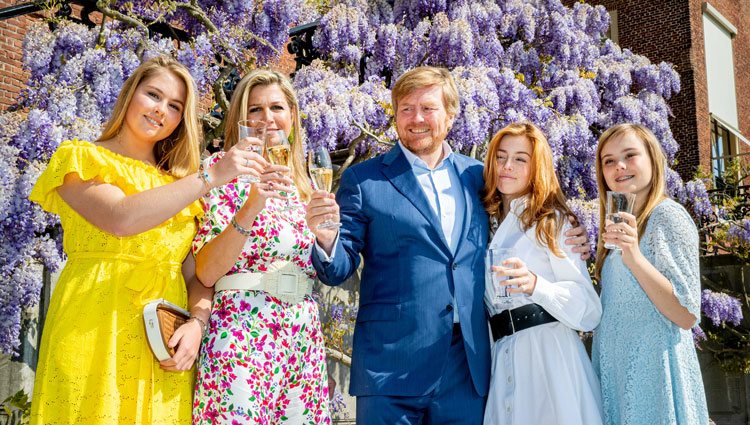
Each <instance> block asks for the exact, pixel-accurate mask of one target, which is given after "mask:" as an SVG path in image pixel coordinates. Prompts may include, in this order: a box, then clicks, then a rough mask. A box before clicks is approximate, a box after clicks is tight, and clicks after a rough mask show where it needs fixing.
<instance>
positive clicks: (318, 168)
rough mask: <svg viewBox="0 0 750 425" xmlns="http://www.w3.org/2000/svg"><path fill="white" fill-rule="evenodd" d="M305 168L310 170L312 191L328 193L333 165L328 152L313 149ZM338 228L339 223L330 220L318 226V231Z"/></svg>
mask: <svg viewBox="0 0 750 425" xmlns="http://www.w3.org/2000/svg"><path fill="white" fill-rule="evenodd" d="M307 167H308V170H310V178H311V179H312V183H313V189H315V190H325V191H326V192H330V191H331V187H332V186H333V164H332V163H331V156H330V155H329V154H328V150H326V148H324V147H322V146H320V147H317V148H315V149H313V150H312V151H311V152H310V154H309V155H308V164H307ZM340 226H341V223H336V222H334V221H332V220H326V221H324V222H322V223H320V224H318V228H319V229H336V228H339V227H340Z"/></svg>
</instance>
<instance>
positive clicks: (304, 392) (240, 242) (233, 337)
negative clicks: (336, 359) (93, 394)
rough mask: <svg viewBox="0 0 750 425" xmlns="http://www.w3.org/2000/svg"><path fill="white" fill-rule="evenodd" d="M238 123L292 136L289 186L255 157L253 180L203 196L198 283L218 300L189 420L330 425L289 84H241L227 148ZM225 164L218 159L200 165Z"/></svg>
mask: <svg viewBox="0 0 750 425" xmlns="http://www.w3.org/2000/svg"><path fill="white" fill-rule="evenodd" d="M240 119H255V120H260V121H263V122H265V123H266V126H267V127H266V131H267V133H271V132H273V131H276V130H283V131H284V133H286V134H287V135H289V136H290V137H289V139H290V141H291V154H290V155H291V161H290V167H289V168H291V178H290V177H285V176H287V175H289V171H290V170H289V168H286V167H282V166H278V165H267V163H266V162H265V160H263V159H258V162H259V164H261V165H263V166H264V167H265V168H264V172H263V173H262V174H261V176H260V182H258V183H253V184H249V183H245V182H244V181H242V180H235V181H233V182H230V183H229V184H226V185H224V186H222V187H220V188H216V189H214V190H212V191H211V192H210V193H209V194H208V195H207V196H206V197H205V198H204V199H205V201H206V202H205V216H204V219H203V222H202V223H201V226H200V230H199V231H198V234H197V236H196V238H195V241H194V244H193V249H194V251H195V252H196V253H197V254H196V265H197V268H196V271H197V274H198V277H199V278H200V280H201V282H203V284H204V285H206V286H208V287H212V286H215V290H216V293H215V295H214V302H213V311H212V313H211V319H210V324H209V330H208V334H207V336H206V337H205V338H204V341H203V346H202V348H201V356H200V361H199V367H198V378H197V382H196V393H195V400H194V402H193V422H194V423H195V424H223V423H227V424H229V423H231V424H234V423H242V424H287V423H288V424H312V425H319V424H327V423H330V419H329V414H328V383H327V379H328V378H327V374H326V365H325V351H324V350H325V348H324V344H323V334H322V332H321V327H320V321H319V315H318V306H317V304H316V302H315V300H314V299H313V298H312V296H311V295H310V289H311V284H312V279H314V277H315V272H314V270H313V268H312V264H311V260H310V250H311V249H312V248H313V244H314V238H313V235H312V234H311V233H310V231H309V229H308V228H307V226H306V224H305V206H304V204H303V201H306V200H307V199H308V198H309V196H310V193H311V190H312V189H311V187H310V182H309V180H308V178H307V174H306V168H305V166H304V154H303V146H302V140H301V138H300V118H299V106H298V102H297V99H296V96H295V94H294V91H293V89H292V87H291V84H290V82H289V80H288V79H287V78H286V77H284V76H283V75H281V74H279V73H277V72H274V71H268V70H256V71H253V72H252V73H250V74H248V75H247V76H245V78H243V79H242V80H241V81H240V83H239V84H238V85H237V88H236V89H235V92H234V94H233V96H232V101H231V106H230V110H229V114H228V116H227V122H228V123H230V125H229V127H228V128H227V133H226V137H225V150H226V149H228V148H231V147H232V146H233V145H234V144H235V143H237V142H238V138H239V137H238V131H237V129H236V126H237V122H238V120H240ZM246 140H250V141H253V142H255V143H257V144H260V140H258V139H255V138H247V139H243V141H246ZM223 156H224V153H223V152H219V153H217V154H215V155H213V156H212V157H210V158H208V159H207V160H206V161H207V162H208V164H212V163H214V162H216V161H219V160H220V159H221V158H222V157H223ZM285 193H287V194H288V195H286V194H285ZM288 206H291V207H292V208H287V207H288Z"/></svg>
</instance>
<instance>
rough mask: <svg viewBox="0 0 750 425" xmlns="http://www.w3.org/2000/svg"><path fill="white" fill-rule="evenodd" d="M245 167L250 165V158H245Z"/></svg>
mask: <svg viewBox="0 0 750 425" xmlns="http://www.w3.org/2000/svg"><path fill="white" fill-rule="evenodd" d="M245 167H250V159H249V158H248V159H246V160H245Z"/></svg>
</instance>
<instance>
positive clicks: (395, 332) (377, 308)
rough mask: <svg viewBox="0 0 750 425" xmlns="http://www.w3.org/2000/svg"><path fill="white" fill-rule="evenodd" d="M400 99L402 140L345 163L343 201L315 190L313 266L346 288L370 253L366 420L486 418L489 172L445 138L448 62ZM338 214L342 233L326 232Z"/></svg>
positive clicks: (357, 371) (360, 381)
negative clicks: (485, 197)
mask: <svg viewBox="0 0 750 425" xmlns="http://www.w3.org/2000/svg"><path fill="white" fill-rule="evenodd" d="M392 101H393V107H394V111H395V114H396V117H395V118H396V130H397V133H398V136H399V143H398V144H397V145H396V146H395V147H394V148H393V149H391V150H390V151H389V152H388V153H386V154H384V155H381V156H378V157H376V158H373V159H370V160H368V161H365V162H363V163H361V164H357V165H355V166H353V167H351V168H349V169H348V170H346V171H345V172H344V174H343V175H342V177H341V183H340V185H339V190H338V193H337V195H336V197H335V198H334V197H333V195H330V194H326V193H324V192H320V191H318V192H316V193H315V194H314V195H313V199H312V201H311V202H310V204H309V206H308V210H307V222H308V225H309V227H310V229H311V230H312V232H313V233H314V234H315V236H316V239H317V246H316V249H315V250H313V264H314V266H315V269H316V270H317V272H318V277H319V278H320V280H322V281H323V282H324V283H326V284H328V285H338V284H340V283H342V282H343V281H345V280H346V279H347V278H349V277H350V276H351V275H352V274H353V273H354V272H355V270H356V269H357V267H358V266H359V262H360V254H361V256H362V258H363V259H364V267H363V270H362V279H361V285H360V306H359V313H358V315H357V323H356V327H355V330H354V346H353V353H352V354H353V357H352V368H351V383H350V393H351V394H352V395H354V396H357V423H358V424H360V425H370V424H373V425H374V424H377V425H393V424H481V423H482V418H483V413H484V404H485V398H486V395H487V390H488V386H489V378H490V337H489V331H488V325H487V316H486V313H485V309H484V303H483V295H484V255H485V251H486V245H487V240H488V222H487V215H486V213H485V211H484V208H483V206H482V202H481V199H480V196H481V194H480V191H481V189H482V187H483V178H482V169H483V167H482V164H481V163H480V162H478V161H476V160H474V159H471V158H469V157H466V156H463V155H460V154H458V153H455V152H452V150H451V147H450V146H449V145H448V144H447V143H446V142H445V138H446V135H447V134H448V131H449V130H450V127H451V125H452V124H453V119H454V117H455V116H456V114H457V112H458V106H459V98H458V90H457V88H456V84H455V82H454V80H453V78H452V77H451V75H450V73H449V72H448V71H447V70H446V69H442V68H435V67H419V68H415V69H412V70H410V71H408V72H406V73H405V74H403V75H402V76H401V77H400V78H399V80H398V81H397V82H396V84H395V85H394V87H393V90H392ZM339 218H340V222H341V225H342V226H341V228H340V232H339V231H338V230H336V229H326V228H319V227H318V225H319V224H320V223H322V222H323V221H325V220H330V219H333V220H334V221H338V220H339ZM584 239H585V238H584Z"/></svg>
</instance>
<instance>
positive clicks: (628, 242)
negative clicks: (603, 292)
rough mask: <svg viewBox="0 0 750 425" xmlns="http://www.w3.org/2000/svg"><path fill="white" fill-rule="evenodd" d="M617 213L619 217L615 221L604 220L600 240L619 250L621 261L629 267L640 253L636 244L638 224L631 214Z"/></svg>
mask: <svg viewBox="0 0 750 425" xmlns="http://www.w3.org/2000/svg"><path fill="white" fill-rule="evenodd" d="M617 215H618V217H619V221H618V222H617V223H614V222H612V221H609V220H607V221H606V225H605V227H604V232H603V233H602V240H603V241H604V243H605V244H609V245H611V246H615V247H617V249H618V250H621V251H622V261H623V262H624V263H625V265H626V266H628V267H630V266H632V265H633V260H634V259H635V258H636V257H637V256H639V255H640V254H641V249H640V247H639V246H638V224H637V223H636V221H635V216H634V215H633V214H630V213H626V212H620V213H618V214H617Z"/></svg>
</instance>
